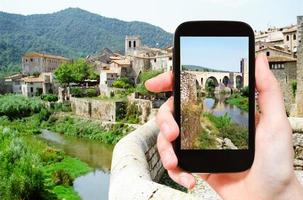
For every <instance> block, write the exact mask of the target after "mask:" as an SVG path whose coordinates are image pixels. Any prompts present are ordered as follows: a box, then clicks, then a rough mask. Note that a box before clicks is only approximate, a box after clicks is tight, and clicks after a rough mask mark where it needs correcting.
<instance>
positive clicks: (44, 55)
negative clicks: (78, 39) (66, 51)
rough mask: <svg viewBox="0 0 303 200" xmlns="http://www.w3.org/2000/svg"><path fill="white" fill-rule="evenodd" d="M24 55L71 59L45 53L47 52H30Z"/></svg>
mask: <svg viewBox="0 0 303 200" xmlns="http://www.w3.org/2000/svg"><path fill="white" fill-rule="evenodd" d="M23 57H41V58H51V59H58V60H69V59H68V58H65V57H63V56H57V55H51V54H45V53H37V52H29V53H26V54H25V55H24V56H23Z"/></svg>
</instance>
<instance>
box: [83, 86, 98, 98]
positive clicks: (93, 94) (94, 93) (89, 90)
mask: <svg viewBox="0 0 303 200" xmlns="http://www.w3.org/2000/svg"><path fill="white" fill-rule="evenodd" d="M86 96H87V97H96V96H98V92H97V90H96V89H95V88H87V89H86Z"/></svg>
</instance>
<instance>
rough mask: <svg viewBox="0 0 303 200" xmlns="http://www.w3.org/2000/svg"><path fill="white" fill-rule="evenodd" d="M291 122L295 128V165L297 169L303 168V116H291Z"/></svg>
mask: <svg viewBox="0 0 303 200" xmlns="http://www.w3.org/2000/svg"><path fill="white" fill-rule="evenodd" d="M289 122H290V124H291V127H292V129H293V145H294V151H295V161H294V167H295V169H296V170H303V118H294V117H289Z"/></svg>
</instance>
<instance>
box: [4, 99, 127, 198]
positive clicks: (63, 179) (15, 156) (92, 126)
mask: <svg viewBox="0 0 303 200" xmlns="http://www.w3.org/2000/svg"><path fill="white" fill-rule="evenodd" d="M0 102H1V105H0V155H1V156H0V199H12V198H13V199H71V200H73V199H80V196H79V195H78V194H77V192H76V191H75V189H74V188H73V181H74V180H75V179H76V178H78V177H79V176H82V175H84V174H87V173H89V172H91V171H92V168H91V167H90V166H89V165H88V164H87V163H85V162H82V161H81V160H79V159H77V158H74V157H71V156H69V155H67V154H66V153H65V152H64V151H65V150H64V149H62V150H58V149H57V148H53V147H51V146H49V145H48V143H46V141H42V140H41V139H38V137H37V136H38V135H40V134H41V130H42V129H49V130H53V131H54V132H58V133H61V134H64V135H70V136H75V138H87V139H89V140H92V141H93V140H96V141H101V142H104V143H107V144H115V143H116V142H117V141H119V140H120V138H121V137H123V136H124V135H125V134H127V133H128V131H129V129H128V127H125V126H124V125H121V124H113V125H111V126H110V128H109V127H102V125H101V124H100V123H95V122H92V121H90V120H86V119H80V118H77V117H73V116H72V113H69V112H63V111H64V110H65V109H60V106H59V107H58V106H57V107H56V109H47V108H45V107H44V103H43V102H42V101H41V100H39V99H38V98H32V99H28V98H26V97H23V96H20V95H4V96H1V95H0ZM63 150H64V151H63ZM72 156H73V155H72ZM16 186H18V188H16Z"/></svg>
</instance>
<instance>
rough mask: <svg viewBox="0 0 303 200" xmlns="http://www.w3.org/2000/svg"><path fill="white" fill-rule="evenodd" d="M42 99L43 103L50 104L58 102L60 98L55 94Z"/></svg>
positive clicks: (43, 96)
mask: <svg viewBox="0 0 303 200" xmlns="http://www.w3.org/2000/svg"><path fill="white" fill-rule="evenodd" d="M41 99H42V100H43V101H48V102H56V101H58V97H57V96H56V95H53V94H44V95H42V96H41Z"/></svg>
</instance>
